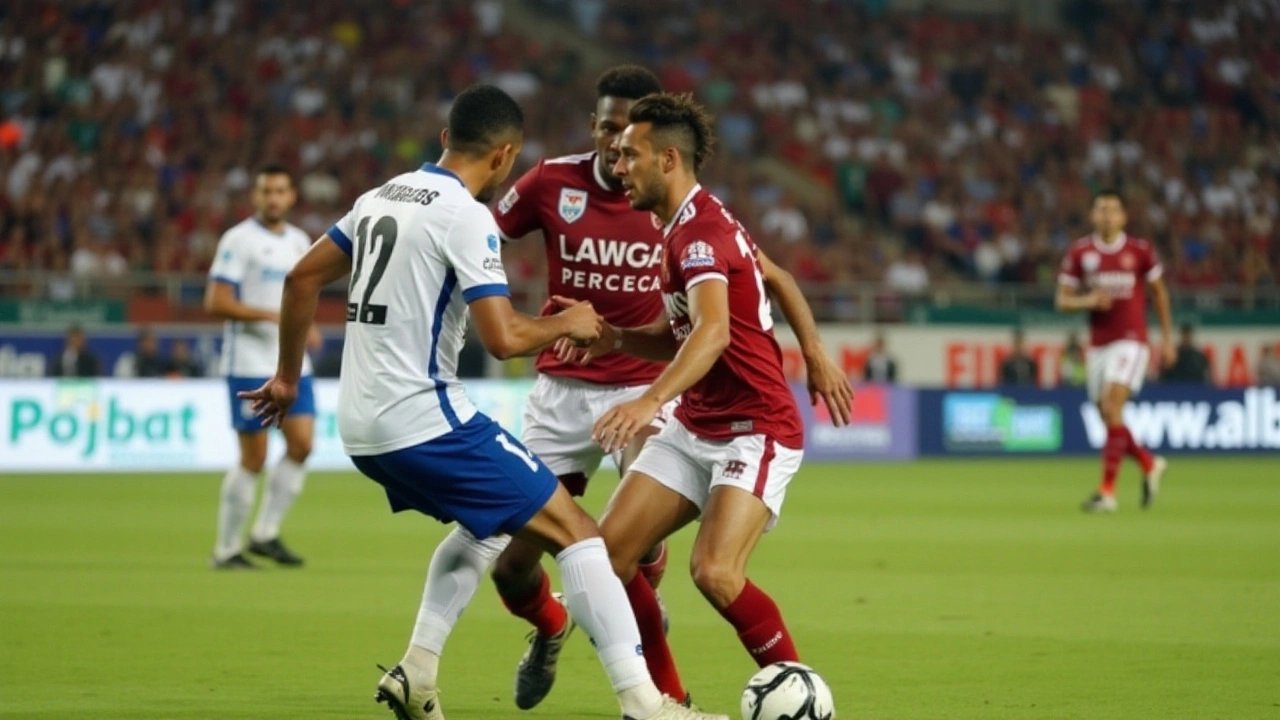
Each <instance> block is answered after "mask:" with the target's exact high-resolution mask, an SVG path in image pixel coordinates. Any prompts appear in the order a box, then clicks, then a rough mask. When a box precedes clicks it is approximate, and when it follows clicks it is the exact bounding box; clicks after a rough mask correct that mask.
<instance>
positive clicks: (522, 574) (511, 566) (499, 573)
mask: <svg viewBox="0 0 1280 720" xmlns="http://www.w3.org/2000/svg"><path fill="white" fill-rule="evenodd" d="M536 567H537V565H536V564H535V565H530V564H529V563H528V562H526V561H525V559H524V558H523V557H521V556H519V555H516V554H514V553H505V552H504V553H502V554H501V555H499V556H498V559H497V560H494V561H493V569H492V570H491V571H490V575H492V576H493V584H494V585H497V586H498V589H499V590H500V591H501V590H504V589H513V588H516V587H520V586H524V585H527V584H529V580H530V578H531V577H532V576H533V574H534V573H533V569H534V568H536Z"/></svg>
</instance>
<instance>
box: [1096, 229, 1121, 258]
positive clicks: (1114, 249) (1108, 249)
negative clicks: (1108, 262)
mask: <svg viewBox="0 0 1280 720" xmlns="http://www.w3.org/2000/svg"><path fill="white" fill-rule="evenodd" d="M1127 242H1129V235H1128V233H1120V239H1119V240H1117V241H1115V242H1114V243H1112V244H1110V245H1108V244H1107V243H1105V242H1103V241H1102V238H1101V237H1100V236H1099V235H1098V233H1094V234H1093V246H1094V247H1095V248H1097V249H1098V252H1101V253H1106V254H1108V255H1114V254H1115V253H1118V252H1120V251H1121V250H1123V249H1124V246H1125V243H1127Z"/></svg>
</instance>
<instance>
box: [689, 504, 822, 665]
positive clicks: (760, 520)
mask: <svg viewBox="0 0 1280 720" xmlns="http://www.w3.org/2000/svg"><path fill="white" fill-rule="evenodd" d="M771 518H772V513H771V511H770V510H769V508H768V507H766V506H765V504H764V502H763V501H762V500H760V498H758V497H756V496H755V495H752V494H751V493H749V492H747V491H745V490H743V489H741V488H736V487H729V486H723V485H722V486H717V487H713V488H712V489H711V495H710V497H709V498H708V499H707V506H706V508H704V509H703V513H702V525H701V527H699V528H698V537H697V539H695V540H694V543H693V556H692V558H691V560H690V563H689V570H690V573H691V574H692V575H693V582H694V584H695V585H697V586H698V590H699V591H701V592H702V595H703V597H705V598H706V599H707V601H708V602H710V603H711V605H712V607H714V608H715V609H716V610H718V611H719V612H720V614H721V615H722V616H723V617H724V619H725V620H728V621H729V624H730V625H733V629H734V630H736V631H737V633H738V639H739V640H741V641H742V645H743V647H745V648H746V649H747V652H748V653H750V654H751V658H752V659H753V660H755V661H756V663H757V664H758V665H759V666H760V667H764V666H766V665H769V664H771V663H775V662H784V661H790V662H799V661H800V658H799V656H798V655H797V654H796V647H795V643H794V642H793V641H792V639H791V633H790V632H789V631H788V630H787V626H786V624H785V623H784V622H783V621H782V613H781V612H780V611H779V610H778V605H777V604H776V603H775V602H774V601H773V599H772V598H770V597H769V596H768V595H767V594H765V592H764V591H763V590H761V589H760V588H758V587H756V586H755V585H754V584H752V582H751V581H750V580H748V579H747V560H749V559H750V558H751V552H752V551H753V550H755V547H756V543H758V542H759V541H760V537H761V536H762V535H763V534H764V531H765V529H766V528H767V527H768V525H769V520H770V519H771Z"/></svg>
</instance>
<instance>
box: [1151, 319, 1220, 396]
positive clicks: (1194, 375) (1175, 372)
mask: <svg viewBox="0 0 1280 720" xmlns="http://www.w3.org/2000/svg"><path fill="white" fill-rule="evenodd" d="M1194 334H1195V328H1193V327H1192V326H1191V324H1190V323H1187V324H1184V325H1183V326H1182V338H1181V340H1180V341H1179V342H1178V357H1177V359H1176V360H1174V363H1173V365H1170V366H1169V367H1167V368H1165V370H1164V372H1162V373H1161V374H1160V381H1161V382H1167V383H1180V384H1186V385H1208V384H1209V383H1211V382H1212V378H1210V376H1209V358H1208V357H1207V356H1206V355H1205V354H1204V351H1203V350H1201V349H1200V348H1198V347H1196V344H1195V337H1194Z"/></svg>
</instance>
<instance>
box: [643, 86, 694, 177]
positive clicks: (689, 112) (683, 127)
mask: <svg viewBox="0 0 1280 720" xmlns="http://www.w3.org/2000/svg"><path fill="white" fill-rule="evenodd" d="M627 120H628V121H629V122H631V123H632V124H636V123H645V122H647V123H650V124H651V125H653V133H652V137H653V138H654V140H653V143H654V147H658V146H662V147H674V148H675V149H677V150H679V151H680V157H681V159H682V160H683V161H684V162H685V163H688V162H689V161H692V162H693V169H694V171H695V172H696V171H698V170H701V169H702V166H703V165H704V164H705V163H706V162H707V159H708V158H710V157H711V153H712V152H713V150H714V147H715V143H716V135H715V131H714V130H713V129H712V122H713V119H712V117H711V114H710V113H708V112H707V110H706V108H704V107H702V106H701V105H699V104H698V103H696V102H694V100H693V94H692V93H683V94H680V95H676V94H673V93H655V94H653V95H646V96H644V97H642V98H640V100H639V101H637V102H636V104H635V105H632V106H631V112H630V113H629V114H628V115H627Z"/></svg>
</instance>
